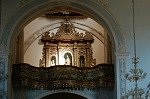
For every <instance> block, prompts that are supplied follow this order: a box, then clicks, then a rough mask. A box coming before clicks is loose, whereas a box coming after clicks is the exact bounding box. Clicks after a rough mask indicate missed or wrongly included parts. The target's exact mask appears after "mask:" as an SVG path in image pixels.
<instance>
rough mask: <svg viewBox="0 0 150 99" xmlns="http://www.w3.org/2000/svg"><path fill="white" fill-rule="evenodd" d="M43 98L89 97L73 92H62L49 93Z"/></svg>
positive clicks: (76, 98)
mask: <svg viewBox="0 0 150 99" xmlns="http://www.w3.org/2000/svg"><path fill="white" fill-rule="evenodd" d="M41 99H87V98H85V97H83V96H80V95H77V94H73V93H66V92H61V93H54V94H51V95H47V96H45V97H43V98H41Z"/></svg>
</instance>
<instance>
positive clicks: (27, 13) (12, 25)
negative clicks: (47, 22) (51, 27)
mask: <svg viewBox="0 0 150 99" xmlns="http://www.w3.org/2000/svg"><path fill="white" fill-rule="evenodd" d="M89 4H93V5H89ZM60 5H64V6H68V7H72V8H76V9H78V10H80V11H83V12H87V13H86V14H88V15H90V16H91V17H92V18H93V19H94V20H96V21H97V22H98V23H101V24H103V25H104V26H105V28H108V30H109V31H110V35H111V36H110V37H112V38H111V39H112V41H114V50H113V51H114V53H115V52H116V51H117V53H119V52H120V51H121V52H123V53H124V54H125V51H124V50H122V49H125V45H124V39H123V36H122V35H121V33H120V30H119V28H118V25H117V23H116V21H115V20H114V19H113V17H112V16H111V15H110V14H109V13H108V12H107V11H106V10H105V9H104V8H103V7H102V5H99V6H98V5H97V4H95V3H94V2H92V1H89V2H86V0H85V2H84V1H81V2H77V1H66V2H59V1H56V2H54V1H47V2H45V1H43V2H36V1H33V2H31V3H29V4H27V5H25V6H24V7H22V8H21V9H20V10H19V11H18V12H17V13H16V14H14V16H15V17H14V16H13V17H11V19H10V21H9V23H8V24H7V25H6V27H5V29H4V31H3V35H2V39H1V42H2V43H3V44H4V45H7V48H8V51H9V52H11V54H10V56H11V58H10V57H7V58H8V60H9V63H10V64H9V65H8V63H5V66H6V67H7V68H9V71H11V65H12V64H13V63H14V62H13V60H12V59H13V57H14V53H13V51H14V50H15V49H14V48H13V44H12V42H15V41H16V37H17V36H18V35H19V34H20V33H21V31H22V29H23V28H24V26H25V25H26V24H27V23H28V22H30V21H31V20H32V19H34V18H35V17H37V16H38V15H39V14H41V13H44V12H45V11H46V10H47V9H50V8H53V7H57V6H60ZM96 7H97V8H96ZM87 9H88V10H87ZM33 12H34V13H33ZM116 61H118V60H117V59H116ZM115 64H117V62H116V63H115ZM117 70H118V71H119V67H116V71H117ZM116 76H117V78H119V77H120V76H119V74H116ZM8 77H9V78H8V79H9V80H8V82H9V84H8V86H9V88H10V89H11V84H10V83H11V80H10V79H11V72H9V74H8ZM118 84H119V80H118V83H117V85H118ZM9 88H8V89H9ZM118 90H120V89H119V87H118ZM9 93H11V92H9ZM10 97H11V95H10Z"/></svg>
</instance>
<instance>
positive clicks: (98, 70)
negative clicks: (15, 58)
mask: <svg viewBox="0 0 150 99" xmlns="http://www.w3.org/2000/svg"><path fill="white" fill-rule="evenodd" d="M113 70H114V67H113V65H111V64H101V65H98V66H96V67H90V68H89V67H86V68H79V67H75V66H67V65H63V66H53V67H49V68H43V67H34V66H31V65H29V64H15V65H14V66H13V73H12V79H13V80H12V81H13V85H14V88H27V89H49V90H59V89H68V90H76V89H85V88H87V89H93V90H94V89H100V88H114V71H113Z"/></svg>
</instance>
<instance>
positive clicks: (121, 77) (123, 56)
mask: <svg viewBox="0 0 150 99" xmlns="http://www.w3.org/2000/svg"><path fill="white" fill-rule="evenodd" d="M115 55H116V69H115V70H116V75H117V76H116V77H117V78H116V81H117V82H116V83H117V84H116V86H117V97H116V98H117V99H121V96H123V95H124V94H125V93H126V78H125V74H126V63H127V57H128V55H129V53H127V52H116V53H115Z"/></svg>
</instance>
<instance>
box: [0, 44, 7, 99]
mask: <svg viewBox="0 0 150 99" xmlns="http://www.w3.org/2000/svg"><path fill="white" fill-rule="evenodd" d="M7 53H8V50H7V46H6V45H3V44H1V45H0V99H7V97H8V90H7V89H8V88H7V80H8V72H7V65H8V54H7Z"/></svg>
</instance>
